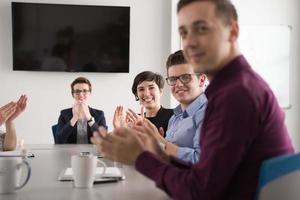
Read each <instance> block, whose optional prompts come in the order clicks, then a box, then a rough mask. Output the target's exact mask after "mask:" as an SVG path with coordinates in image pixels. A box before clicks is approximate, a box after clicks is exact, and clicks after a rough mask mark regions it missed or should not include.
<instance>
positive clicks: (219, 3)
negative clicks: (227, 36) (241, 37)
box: [177, 0, 238, 25]
mask: <svg viewBox="0 0 300 200" xmlns="http://www.w3.org/2000/svg"><path fill="white" fill-rule="evenodd" d="M197 1H209V2H212V3H213V4H215V6H216V14H217V15H218V16H220V17H221V18H222V19H223V21H224V24H225V25H230V24H231V23H232V21H238V14H237V11H236V9H235V7H234V5H233V4H232V3H231V1H230V0H180V1H179V2H178V4H177V13H178V12H179V11H180V10H181V9H182V8H183V7H185V6H187V5H188V4H190V3H193V2H197Z"/></svg>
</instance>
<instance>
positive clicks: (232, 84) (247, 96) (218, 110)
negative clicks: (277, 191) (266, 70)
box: [135, 56, 294, 200]
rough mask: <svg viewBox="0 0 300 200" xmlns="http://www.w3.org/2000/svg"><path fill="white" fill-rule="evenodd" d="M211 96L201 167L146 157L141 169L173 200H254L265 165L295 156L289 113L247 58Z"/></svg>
mask: <svg viewBox="0 0 300 200" xmlns="http://www.w3.org/2000/svg"><path fill="white" fill-rule="evenodd" d="M205 93H206V95H207V98H208V106H207V110H206V114H205V118H204V122H203V125H202V130H201V136H200V146H201V159H200V161H199V162H198V163H196V164H194V165H192V164H190V163H185V162H183V161H180V160H178V159H176V158H174V157H171V161H170V163H165V162H163V161H161V160H160V159H159V158H157V157H156V156H155V155H153V154H151V153H150V152H143V153H142V154H141V155H140V156H139V157H138V159H137V161H136V164H135V166H136V169H137V170H138V171H140V172H141V173H142V174H144V175H145V176H147V177H149V178H150V179H152V180H153V181H155V182H156V184H157V186H158V187H160V188H161V189H163V190H164V191H165V192H167V193H168V194H169V195H170V196H171V197H172V198H173V199H182V200H191V199H204V200H215V199H226V200H227V199H228V200H235V199H236V200H253V199H254V196H255V192H256V186H257V182H258V176H259V168H260V165H261V163H262V161H263V160H266V159H268V158H271V157H274V156H279V155H283V154H288V153H293V152H294V149H293V147H292V144H291V140H290V138H289V135H288V132H287V129H286V126H285V124H284V113H283V111H282V110H281V109H280V108H279V105H278V103H277V101H276V99H275V97H274V95H273V93H272V91H271V89H270V88H269V86H268V85H267V84H266V82H265V81H264V80H263V79H262V78H261V77H260V76H259V75H257V74H256V73H255V72H254V71H253V70H252V69H251V67H250V66H249V64H248V63H247V61H246V60H245V58H244V57H243V56H238V57H236V58H235V59H234V60H232V61H231V62H230V63H229V64H228V65H226V66H225V67H224V68H223V69H222V70H221V71H219V72H218V73H217V74H216V76H215V77H214V79H213V80H212V82H211V83H210V85H209V86H208V88H207V90H206V92H205Z"/></svg>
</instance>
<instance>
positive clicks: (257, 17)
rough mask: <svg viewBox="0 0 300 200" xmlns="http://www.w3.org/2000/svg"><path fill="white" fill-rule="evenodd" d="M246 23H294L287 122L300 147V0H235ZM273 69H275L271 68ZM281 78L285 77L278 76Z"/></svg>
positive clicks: (292, 24)
mask: <svg viewBox="0 0 300 200" xmlns="http://www.w3.org/2000/svg"><path fill="white" fill-rule="evenodd" d="M232 1H233V3H234V4H235V5H236V8H237V10H238V14H239V22H240V24H242V25H290V26H291V27H292V32H291V37H290V41H291V46H290V59H291V60H290V69H289V70H290V80H289V90H290V97H289V99H290V105H291V107H290V108H289V109H285V110H284V111H285V113H286V124H287V126H288V130H289V133H290V135H291V137H292V139H293V142H294V145H295V147H296V149H297V150H299V149H300V137H299V134H300V123H299V119H300V104H299V102H300V87H299V86H300V79H299V74H300V67H299V66H300V56H299V52H300V38H299V35H300V20H299V19H300V13H299V10H300V1H299V0H251V1H244V0H232ZM270 73H271V72H270ZM277 78H278V79H280V78H281V77H277Z"/></svg>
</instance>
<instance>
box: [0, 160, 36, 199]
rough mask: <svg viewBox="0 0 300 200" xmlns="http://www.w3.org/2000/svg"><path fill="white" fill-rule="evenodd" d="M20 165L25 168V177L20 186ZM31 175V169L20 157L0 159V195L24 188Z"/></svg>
mask: <svg viewBox="0 0 300 200" xmlns="http://www.w3.org/2000/svg"><path fill="white" fill-rule="evenodd" d="M22 165H25V166H26V169H27V176H26V178H25V180H24V182H23V183H22V184H19V183H20V180H21V174H22ZM30 174H31V168H30V166H29V164H28V162H27V161H25V160H24V159H23V158H22V157H9V156H7V157H0V194H5V193H13V192H15V191H17V190H19V189H21V188H22V187H24V186H25V185H26V184H27V182H28V180H29V178H30Z"/></svg>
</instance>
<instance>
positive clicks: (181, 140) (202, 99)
mask: <svg viewBox="0 0 300 200" xmlns="http://www.w3.org/2000/svg"><path fill="white" fill-rule="evenodd" d="M167 74H168V77H167V78H166V81H167V84H168V85H169V86H170V87H171V92H172V94H173V96H174V97H175V99H176V100H177V101H178V102H179V103H180V104H179V105H178V106H177V107H176V108H175V109H174V115H173V116H172V117H171V118H170V120H169V124H168V129H167V132H166V138H163V137H160V136H158V140H159V142H160V145H161V146H162V148H163V149H164V150H165V151H166V153H167V154H168V155H173V156H176V157H178V158H180V159H182V160H185V161H191V162H192V163H196V162H197V161H198V160H199V156H200V145H199V135H200V129H201V125H202V121H203V118H204V113H205V108H206V104H207V99H206V96H205V94H204V93H203V92H204V89H205V86H204V85H205V81H206V76H205V75H204V74H196V73H194V69H193V67H192V66H191V65H189V64H188V63H187V62H186V60H185V58H184V56H183V53H182V51H181V50H180V51H177V52H175V53H173V54H171V55H170V56H169V58H168V60H167ZM156 135H158V134H156Z"/></svg>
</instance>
